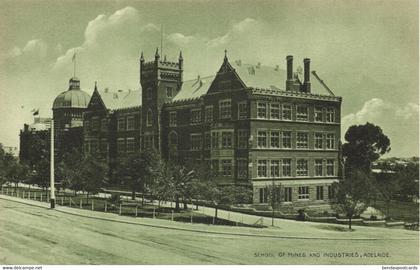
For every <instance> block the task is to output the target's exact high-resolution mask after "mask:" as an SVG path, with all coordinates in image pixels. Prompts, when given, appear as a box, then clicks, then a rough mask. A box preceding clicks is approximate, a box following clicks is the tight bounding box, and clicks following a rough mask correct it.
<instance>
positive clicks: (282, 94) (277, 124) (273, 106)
mask: <svg viewBox="0 0 420 270" xmlns="http://www.w3.org/2000/svg"><path fill="white" fill-rule="evenodd" d="M303 64H304V72H303V76H301V74H300V73H295V72H294V71H293V57H292V56H288V57H287V68H286V70H283V69H281V68H279V66H276V67H267V66H264V65H261V64H260V63H258V64H256V65H250V64H245V63H242V61H240V60H239V61H234V62H230V61H229V60H228V58H227V56H226V54H225V57H224V60H223V63H222V65H221V67H220V69H219V71H218V72H217V73H216V74H215V75H213V76H206V77H197V78H196V79H193V80H186V81H184V80H183V58H182V55H181V54H180V56H179V58H178V61H176V62H171V61H167V60H166V58H165V59H164V60H162V59H161V58H160V55H159V53H158V51H156V54H155V57H154V59H153V60H152V61H150V62H146V61H145V59H144V57H143V54H142V55H141V58H140V84H141V87H142V89H143V90H142V92H143V94H142V95H140V93H139V92H138V93H137V92H134V91H130V92H128V93H127V92H121V93H118V92H117V93H106V92H104V93H101V94H100V92H99V91H98V90H97V89H96V87H95V91H94V93H93V95H92V99H91V101H90V103H89V106H88V108H87V111H86V113H85V114H84V124H85V129H84V143H85V150H86V151H92V149H96V148H98V147H99V149H100V152H102V153H106V155H107V156H108V157H109V158H116V157H117V156H118V154H119V153H124V152H132V151H141V150H142V149H144V148H147V147H153V148H155V149H157V150H158V151H159V152H160V153H161V155H162V156H163V157H164V158H165V159H169V160H171V161H172V162H177V163H188V164H192V163H194V164H198V163H201V162H206V163H208V164H209V166H210V167H211V170H212V172H213V174H214V179H215V181H218V183H220V184H225V185H226V184H236V185H246V186H249V187H252V189H253V191H254V196H253V202H254V203H255V204H266V203H268V193H269V189H270V188H271V187H272V186H275V190H276V192H277V193H278V195H277V198H279V200H281V201H282V202H286V204H287V203H290V204H291V205H293V206H300V205H307V204H314V203H315V204H323V203H326V202H328V198H329V196H330V194H331V192H332V190H331V184H332V183H333V182H335V181H337V180H338V179H339V176H340V168H341V166H340V164H341V163H340V158H339V140H340V108H341V98H340V97H336V96H335V95H334V94H333V93H332V91H331V90H330V89H329V88H328V87H327V86H326V85H325V83H324V82H323V81H322V80H321V79H320V78H319V76H318V75H317V74H316V73H315V72H314V71H313V72H311V71H310V60H309V59H304V63H303ZM134 93H136V94H134ZM124 95H127V97H128V96H129V98H127V97H123V98H122V99H121V98H119V97H120V96H124ZM104 96H112V97H114V99H112V98H111V99H110V100H113V101H115V99H117V100H120V99H121V101H122V100H127V101H128V99H129V100H130V102H133V103H132V104H127V103H126V102H124V101H122V102H119V103H118V102H117V103H118V104H119V105H108V104H114V103H113V102H110V101H106V99H105V98H104ZM140 96H141V97H140ZM115 97H116V98H115ZM135 99H137V100H136V101H134V100H135ZM113 106H115V107H113ZM105 126H106V128H104V127H105ZM112 145H115V147H112Z"/></svg>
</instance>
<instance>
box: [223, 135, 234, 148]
mask: <svg viewBox="0 0 420 270" xmlns="http://www.w3.org/2000/svg"><path fill="white" fill-rule="evenodd" d="M232 135H233V133H232V132H222V149H231V148H232V137H233V136H232Z"/></svg>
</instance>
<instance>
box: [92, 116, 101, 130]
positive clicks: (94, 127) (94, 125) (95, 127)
mask: <svg viewBox="0 0 420 270" xmlns="http://www.w3.org/2000/svg"><path fill="white" fill-rule="evenodd" d="M98 130H100V126H99V116H93V117H92V118H91V131H98Z"/></svg>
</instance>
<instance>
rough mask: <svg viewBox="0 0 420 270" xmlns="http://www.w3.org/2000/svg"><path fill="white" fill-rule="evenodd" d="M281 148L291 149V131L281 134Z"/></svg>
mask: <svg viewBox="0 0 420 270" xmlns="http://www.w3.org/2000/svg"><path fill="white" fill-rule="evenodd" d="M282 146H283V148H292V132H291V131H283V132H282Z"/></svg>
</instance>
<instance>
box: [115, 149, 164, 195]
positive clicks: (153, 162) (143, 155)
mask: <svg viewBox="0 0 420 270" xmlns="http://www.w3.org/2000/svg"><path fill="white" fill-rule="evenodd" d="M159 165H160V158H159V155H158V153H157V152H156V151H154V150H146V151H142V152H136V153H133V154H129V155H126V156H124V157H122V158H120V159H119V160H118V164H117V168H116V175H117V177H119V178H122V179H124V180H125V181H126V182H127V183H128V185H129V186H130V188H131V191H132V193H131V198H132V199H133V200H135V198H136V191H138V190H139V189H141V190H142V193H143V198H144V193H145V191H146V190H147V189H148V185H149V186H151V183H152V181H153V180H154V178H156V177H157V176H158V175H159V173H160V167H159Z"/></svg>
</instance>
